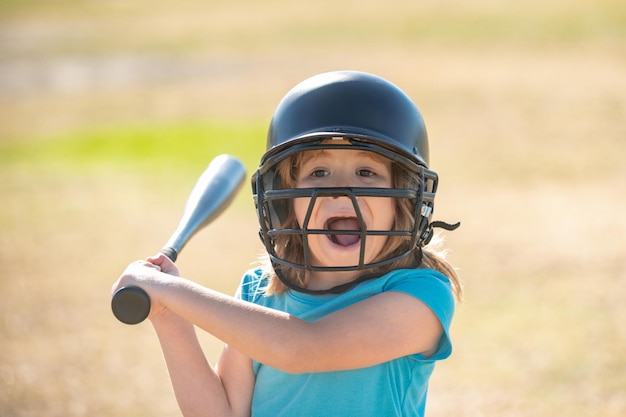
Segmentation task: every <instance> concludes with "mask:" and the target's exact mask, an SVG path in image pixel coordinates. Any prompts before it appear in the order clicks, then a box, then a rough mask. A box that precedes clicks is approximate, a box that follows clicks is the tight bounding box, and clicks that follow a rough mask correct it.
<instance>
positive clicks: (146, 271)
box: [112, 254, 179, 319]
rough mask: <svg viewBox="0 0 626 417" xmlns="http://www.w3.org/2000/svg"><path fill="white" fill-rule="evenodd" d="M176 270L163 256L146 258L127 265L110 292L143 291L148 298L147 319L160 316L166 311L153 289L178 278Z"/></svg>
mask: <svg viewBox="0 0 626 417" xmlns="http://www.w3.org/2000/svg"><path fill="white" fill-rule="evenodd" d="M178 275H179V272H178V268H176V266H175V265H174V263H173V262H172V261H171V260H170V259H169V258H167V256H165V255H163V254H158V255H155V256H151V257H148V258H146V260H145V261H135V262H133V263H131V264H130V265H128V266H127V267H126V269H125V270H124V272H123V273H122V275H121V276H120V277H119V279H118V280H117V281H116V282H115V284H113V288H112V292H113V293H115V292H116V291H117V290H118V289H120V288H122V287H130V286H135V287H139V288H141V289H143V290H144V291H145V292H146V293H148V296H149V297H150V314H149V316H148V318H149V319H153V318H155V317H157V316H160V315H162V314H163V313H165V312H166V311H167V307H166V306H165V305H163V304H162V303H161V302H160V301H159V299H158V297H156V296H155V295H156V294H155V289H157V288H158V287H159V286H161V285H164V284H166V283H167V281H169V280H170V279H175V278H174V276H178Z"/></svg>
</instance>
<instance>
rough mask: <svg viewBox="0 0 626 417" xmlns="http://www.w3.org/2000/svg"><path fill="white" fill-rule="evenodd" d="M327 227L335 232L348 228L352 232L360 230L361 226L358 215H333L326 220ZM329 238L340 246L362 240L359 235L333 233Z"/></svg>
mask: <svg viewBox="0 0 626 417" xmlns="http://www.w3.org/2000/svg"><path fill="white" fill-rule="evenodd" d="M326 229H328V230H332V231H334V232H336V231H338V230H346V231H351V232H360V230H361V227H360V225H359V221H358V219H357V218H356V217H332V218H330V219H328V221H327V222H326ZM328 238H329V239H330V240H331V241H332V242H333V243H335V244H337V245H340V246H351V245H354V244H355V243H357V242H359V241H360V240H361V236H359V235H352V234H350V235H342V234H332V235H328Z"/></svg>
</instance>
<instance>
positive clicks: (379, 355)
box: [122, 266, 443, 373]
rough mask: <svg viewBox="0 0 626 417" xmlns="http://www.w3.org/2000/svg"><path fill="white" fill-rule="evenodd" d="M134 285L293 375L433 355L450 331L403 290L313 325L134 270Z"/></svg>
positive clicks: (130, 277)
mask: <svg viewBox="0 0 626 417" xmlns="http://www.w3.org/2000/svg"><path fill="white" fill-rule="evenodd" d="M131 267H132V266H131ZM130 269H132V268H130ZM126 280H128V281H129V283H130V285H138V286H141V287H142V288H144V289H145V290H146V291H147V292H148V293H149V294H150V297H151V298H153V299H154V300H156V302H157V304H163V305H166V306H167V308H168V309H171V310H172V311H174V312H176V314H178V315H180V316H181V317H184V318H185V319H186V320H188V321H190V322H192V323H195V324H196V325H198V326H199V327H201V328H203V329H205V330H206V331H208V332H209V333H211V334H213V335H214V336H215V337H217V338H219V339H221V340H222V341H224V342H225V343H227V344H228V345H230V346H233V347H236V348H237V350H238V351H240V352H242V353H243V354H244V355H246V356H248V357H250V358H254V359H256V360H258V361H260V362H263V363H265V364H267V365H269V366H272V367H275V368H278V369H281V370H283V371H286V372H291V373H300V372H322V371H332V370H341V369H354V368H359V367H365V366H371V365H374V364H377V363H381V362H384V361H388V360H391V359H394V358H397V357H401V356H404V355H408V354H413V353H423V354H425V355H426V356H428V355H429V354H432V353H433V352H434V351H435V349H436V348H437V344H438V342H439V339H440V337H441V334H442V331H443V330H442V326H441V323H440V322H439V320H438V319H437V317H436V316H435V314H434V313H433V312H432V311H431V310H430V309H429V308H428V307H427V306H426V305H425V304H423V303H422V302H421V301H419V300H417V299H416V298H414V297H412V296H409V295H406V294H403V293H399V292H387V293H382V294H379V295H377V296H374V297H372V298H370V299H367V300H364V301H362V302H359V303H357V304H354V305H352V306H349V307H347V308H345V309H342V310H340V311H338V312H336V313H333V314H330V315H328V316H326V317H324V318H322V319H321V320H318V321H316V322H312V323H310V322H305V321H303V320H300V319H298V318H295V317H293V316H291V315H289V314H286V313H283V312H280V311H276V310H272V309H268V308H265V307H262V306H258V305H255V304H251V303H247V302H245V301H241V300H237V299H234V298H232V297H228V296H226V295H223V294H220V293H218V292H215V291H212V290H210V289H208V288H205V287H202V286H200V285H198V284H195V283H193V282H191V281H188V280H185V279H176V280H172V279H171V278H168V276H167V275H165V274H162V273H160V272H158V271H151V272H150V273H146V271H139V270H138V271H133V270H127V271H126V274H125V275H124V276H123V277H122V281H126ZM151 314H152V313H151ZM303 359H304V360H303Z"/></svg>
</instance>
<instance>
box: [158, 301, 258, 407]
mask: <svg viewBox="0 0 626 417" xmlns="http://www.w3.org/2000/svg"><path fill="white" fill-rule="evenodd" d="M152 324H153V326H154V328H155V330H156V332H157V335H158V338H159V342H160V344H161V349H162V351H163V356H164V358H165V362H166V364H167V368H168V371H169V374H170V379H171V381H172V387H173V388H174V394H175V396H176V401H177V402H178V406H179V408H180V410H181V412H182V414H183V415H184V416H185V417H192V416H233V417H236V416H242V417H243V416H249V415H250V403H251V400H252V390H253V387H254V378H255V377H254V373H253V371H252V363H251V361H250V359H249V358H247V357H245V356H244V355H242V354H241V353H239V352H237V351H235V350H234V349H231V348H228V347H226V348H225V349H224V351H223V352H222V355H221V356H220V359H219V361H218V364H217V366H216V367H215V369H214V368H213V367H212V366H211V364H210V363H209V362H208V361H207V359H206V357H205V355H204V353H203V352H202V349H201V347H200V344H199V343H198V339H197V337H196V334H195V331H194V328H193V326H192V325H191V324H189V323H188V322H186V321H185V320H183V319H182V318H180V317H178V316H176V315H175V314H173V313H169V314H168V313H165V314H162V315H161V316H160V317H158V318H157V319H152Z"/></svg>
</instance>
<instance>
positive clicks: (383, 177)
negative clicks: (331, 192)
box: [294, 149, 395, 266]
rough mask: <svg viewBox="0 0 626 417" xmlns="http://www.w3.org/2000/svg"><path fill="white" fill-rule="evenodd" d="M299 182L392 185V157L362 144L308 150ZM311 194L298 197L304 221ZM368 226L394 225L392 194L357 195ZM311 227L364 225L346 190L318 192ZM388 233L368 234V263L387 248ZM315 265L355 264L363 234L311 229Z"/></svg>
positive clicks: (307, 185)
mask: <svg viewBox="0 0 626 417" xmlns="http://www.w3.org/2000/svg"><path fill="white" fill-rule="evenodd" d="M296 187H297V188H327V187H375V188H391V187H392V170H391V162H390V161H389V160H387V159H386V158H383V157H380V156H378V155H376V154H375V153H372V152H368V151H361V150H346V149H336V150H335V149H325V150H320V151H308V152H306V154H305V156H304V158H303V159H302V164H301V166H300V169H299V173H298V177H297V183H296ZM310 200H311V199H310V198H296V199H295V201H294V210H295V214H296V219H297V221H298V224H299V225H300V226H301V227H302V226H303V224H304V218H305V216H306V213H307V210H308V208H309V202H310ZM357 202H358V205H359V209H360V211H361V214H362V216H363V220H364V222H365V225H366V228H367V230H391V229H392V227H393V224H394V213H395V204H394V202H393V199H392V198H388V197H386V198H385V197H357ZM308 229H324V230H356V231H359V229H360V227H359V222H358V220H357V216H356V212H355V208H354V206H353V204H352V201H351V200H350V198H349V197H347V196H340V197H319V198H317V200H316V202H315V206H314V207H313V211H312V213H311V218H310V220H309V224H308ZM386 240H387V236H367V239H366V245H365V259H364V261H365V263H368V262H371V261H372V260H373V259H374V258H375V257H376V255H377V254H378V253H379V252H380V251H381V250H382V248H383V246H384V244H385V242H386ZM308 243H309V248H310V251H311V255H312V260H311V262H312V264H313V266H352V265H357V264H358V263H359V253H360V249H361V241H360V237H359V236H358V235H334V236H333V235H323V234H320V235H308Z"/></svg>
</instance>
